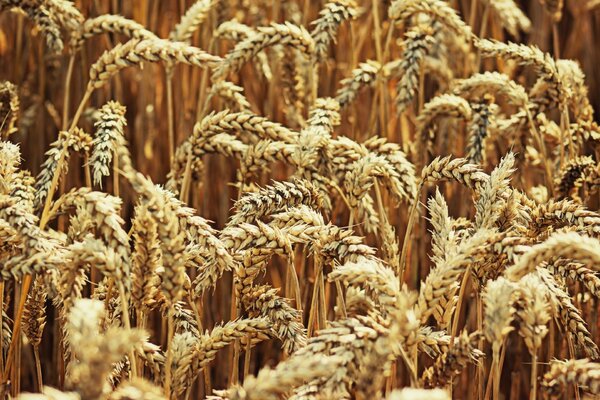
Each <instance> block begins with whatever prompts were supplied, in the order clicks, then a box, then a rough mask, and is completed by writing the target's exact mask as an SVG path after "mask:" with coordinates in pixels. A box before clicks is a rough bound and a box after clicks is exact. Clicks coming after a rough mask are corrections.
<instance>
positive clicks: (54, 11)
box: [44, 0, 85, 36]
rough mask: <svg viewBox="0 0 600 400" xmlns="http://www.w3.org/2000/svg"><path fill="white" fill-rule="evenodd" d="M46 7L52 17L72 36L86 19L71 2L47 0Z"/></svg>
mask: <svg viewBox="0 0 600 400" xmlns="http://www.w3.org/2000/svg"><path fill="white" fill-rule="evenodd" d="M44 5H45V6H46V7H47V8H48V11H49V12H50V16H51V17H52V18H53V19H55V20H56V22H57V23H58V24H59V25H60V26H62V27H63V28H64V29H65V30H66V31H67V32H68V33H69V36H72V35H73V33H74V32H75V31H77V29H79V27H80V26H81V24H83V21H84V19H85V18H84V17H83V15H82V14H81V11H79V9H78V8H77V6H76V5H75V4H73V3H72V2H71V1H69V0H46V1H44Z"/></svg>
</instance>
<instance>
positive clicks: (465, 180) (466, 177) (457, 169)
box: [421, 156, 489, 191]
mask: <svg viewBox="0 0 600 400" xmlns="http://www.w3.org/2000/svg"><path fill="white" fill-rule="evenodd" d="M488 179H489V176H488V175H487V174H486V173H485V172H483V171H481V169H480V167H479V166H477V165H475V164H470V163H469V161H468V160H466V159H464V158H454V159H452V157H450V156H448V157H444V158H440V157H436V158H435V159H434V160H433V161H432V162H431V163H430V164H429V165H428V166H426V167H425V168H423V170H422V171H421V181H422V182H423V183H425V182H439V181H441V180H455V181H457V182H459V183H462V184H463V185H465V186H466V187H468V188H469V189H472V190H475V191H478V190H479V189H478V188H479V187H481V185H482V184H483V183H485V182H487V181H488Z"/></svg>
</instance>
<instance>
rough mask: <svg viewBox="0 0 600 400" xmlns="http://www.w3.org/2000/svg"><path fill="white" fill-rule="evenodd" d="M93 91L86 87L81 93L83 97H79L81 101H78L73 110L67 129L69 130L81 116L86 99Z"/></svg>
mask: <svg viewBox="0 0 600 400" xmlns="http://www.w3.org/2000/svg"><path fill="white" fill-rule="evenodd" d="M93 91H94V89H88V90H86V91H85V94H84V95H83V98H82V99H81V102H80V103H79V107H77V111H76V112H75V115H74V116H73V120H72V121H71V125H70V126H69V130H71V129H73V128H75V127H76V126H77V123H78V122H79V118H81V114H82V113H83V110H84V108H85V105H86V104H87V102H88V100H89V99H90V97H91V96H92V92H93Z"/></svg>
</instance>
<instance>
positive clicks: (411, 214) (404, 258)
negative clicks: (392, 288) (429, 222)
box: [398, 182, 423, 283]
mask: <svg viewBox="0 0 600 400" xmlns="http://www.w3.org/2000/svg"><path fill="white" fill-rule="evenodd" d="M422 188H423V182H420V183H419V186H418V188H417V193H416V195H415V199H414V201H413V204H412V206H411V207H410V212H409V213H408V221H407V224H406V232H405V233H404V241H403V243H402V252H401V253H400V274H399V276H398V279H400V283H402V282H403V281H404V274H405V273H406V270H407V268H406V263H407V258H408V246H409V243H410V235H411V232H412V228H413V225H414V224H415V214H416V212H417V206H418V204H419V197H420V193H421V189H422Z"/></svg>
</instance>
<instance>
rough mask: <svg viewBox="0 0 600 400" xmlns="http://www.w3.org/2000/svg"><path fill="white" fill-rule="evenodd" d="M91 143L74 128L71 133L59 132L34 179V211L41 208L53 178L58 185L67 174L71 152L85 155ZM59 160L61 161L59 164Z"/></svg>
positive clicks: (87, 136)
mask: <svg viewBox="0 0 600 400" xmlns="http://www.w3.org/2000/svg"><path fill="white" fill-rule="evenodd" d="M91 143H92V139H91V137H90V136H89V135H88V134H86V133H85V132H84V131H82V130H81V129H79V128H75V129H74V130H73V131H69V132H67V131H61V132H60V133H59V134H58V139H57V140H56V141H54V142H53V143H52V144H51V145H50V150H48V151H47V152H46V160H45V161H44V163H43V164H42V169H41V171H40V173H39V174H38V176H37V177H36V182H35V189H36V192H35V200H34V206H35V208H36V209H39V208H40V207H42V206H43V204H44V201H45V200H46V196H47V195H48V191H49V190H50V187H51V185H52V179H53V178H54V176H55V175H58V176H59V178H58V182H57V184H58V183H60V180H61V178H62V177H63V176H64V175H66V174H67V171H68V166H69V163H68V160H69V157H70V154H71V152H78V151H81V152H83V153H85V154H87V153H88V152H89V149H90V146H91ZM61 160H63V161H62V162H61ZM59 168H60V170H59Z"/></svg>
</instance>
